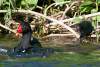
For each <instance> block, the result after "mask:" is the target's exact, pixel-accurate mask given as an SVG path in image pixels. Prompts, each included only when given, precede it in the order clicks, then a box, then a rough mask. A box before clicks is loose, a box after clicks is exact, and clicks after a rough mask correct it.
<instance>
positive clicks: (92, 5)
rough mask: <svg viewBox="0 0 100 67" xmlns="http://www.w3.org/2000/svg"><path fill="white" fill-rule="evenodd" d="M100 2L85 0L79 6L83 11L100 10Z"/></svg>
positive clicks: (97, 0)
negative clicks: (99, 7)
mask: <svg viewBox="0 0 100 67" xmlns="http://www.w3.org/2000/svg"><path fill="white" fill-rule="evenodd" d="M99 4H100V0H96V1H95V0H85V1H84V2H83V3H82V4H81V5H80V7H79V9H80V12H81V13H91V10H92V9H96V10H97V11H98V5H99Z"/></svg>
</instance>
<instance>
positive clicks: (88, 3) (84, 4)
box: [81, 1, 93, 7]
mask: <svg viewBox="0 0 100 67" xmlns="http://www.w3.org/2000/svg"><path fill="white" fill-rule="evenodd" d="M91 4H93V2H92V1H86V2H84V3H83V4H81V7H82V6H88V5H91Z"/></svg>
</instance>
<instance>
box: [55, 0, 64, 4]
mask: <svg viewBox="0 0 100 67" xmlns="http://www.w3.org/2000/svg"><path fill="white" fill-rule="evenodd" d="M54 1H55V2H56V3H59V2H64V1H65V0H54Z"/></svg>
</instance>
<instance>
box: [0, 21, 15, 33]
mask: <svg viewBox="0 0 100 67" xmlns="http://www.w3.org/2000/svg"><path fill="white" fill-rule="evenodd" d="M0 27H2V28H4V29H7V30H9V31H11V32H13V33H16V31H15V30H12V29H10V28H9V27H7V26H5V25H2V24H1V23H0Z"/></svg>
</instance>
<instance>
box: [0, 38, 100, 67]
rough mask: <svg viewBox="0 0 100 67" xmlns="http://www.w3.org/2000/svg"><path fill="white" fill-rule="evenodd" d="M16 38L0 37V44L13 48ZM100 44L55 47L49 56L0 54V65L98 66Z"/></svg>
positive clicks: (44, 66) (6, 66)
mask: <svg viewBox="0 0 100 67" xmlns="http://www.w3.org/2000/svg"><path fill="white" fill-rule="evenodd" d="M17 42H18V40H14V39H13V38H8V37H0V46H3V47H6V48H13V47H14V46H16V45H17ZM99 47H100V46H98V45H93V44H92V43H85V44H82V45H76V46H75V45H66V46H64V47H60V48H55V53H54V54H52V55H50V56H49V57H46V58H45V57H30V58H14V57H9V56H6V55H3V56H2V55H0V67H100V49H99Z"/></svg>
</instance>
